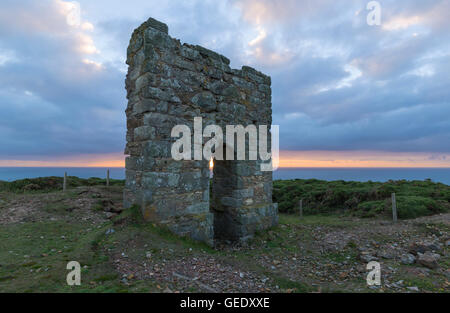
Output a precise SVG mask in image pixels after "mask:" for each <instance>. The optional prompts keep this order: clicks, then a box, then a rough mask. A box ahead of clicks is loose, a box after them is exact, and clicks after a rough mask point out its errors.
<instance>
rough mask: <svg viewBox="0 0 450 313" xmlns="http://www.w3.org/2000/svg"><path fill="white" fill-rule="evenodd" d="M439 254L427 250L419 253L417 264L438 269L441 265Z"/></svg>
mask: <svg viewBox="0 0 450 313" xmlns="http://www.w3.org/2000/svg"><path fill="white" fill-rule="evenodd" d="M440 257H441V256H440V255H439V254H435V253H431V252H426V253H424V254H422V253H419V254H418V256H417V264H420V265H422V266H425V267H428V268H430V269H436V268H438V267H439V264H438V260H439V259H440Z"/></svg>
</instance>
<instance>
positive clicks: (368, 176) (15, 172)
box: [0, 167, 450, 185]
mask: <svg viewBox="0 0 450 313" xmlns="http://www.w3.org/2000/svg"><path fill="white" fill-rule="evenodd" d="M106 171H107V168H101V167H88V168H86V167H72V168H56V167H0V180H3V181H14V180H19V179H24V178H36V177H48V176H59V177H62V176H64V172H67V175H69V176H77V177H80V178H90V177H99V178H105V177H106ZM110 177H111V178H113V179H124V178H125V169H124V168H110ZM273 178H274V179H275V180H287V179H319V180H326V181H335V180H344V181H360V182H367V181H373V182H386V181H388V180H402V179H404V180H409V181H411V180H426V179H431V180H432V181H434V182H440V183H443V184H446V185H450V168H282V169H278V170H277V171H275V172H274V174H273Z"/></svg>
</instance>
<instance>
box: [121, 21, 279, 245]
mask: <svg viewBox="0 0 450 313" xmlns="http://www.w3.org/2000/svg"><path fill="white" fill-rule="evenodd" d="M127 64H128V65H129V70H128V75H127V78H126V90H127V98H128V100H129V102H128V107H127V109H126V115H127V129H128V131H127V145H126V149H125V154H126V155H128V157H127V158H126V187H125V191H124V207H125V208H129V207H131V206H133V205H137V206H139V207H140V208H141V210H142V214H143V217H144V219H145V220H146V221H149V222H153V223H157V224H159V225H165V226H167V227H168V228H169V229H170V230H171V231H172V232H174V233H176V234H178V235H181V236H188V237H190V238H193V239H195V240H199V241H203V242H206V243H208V244H210V245H213V244H214V242H215V240H226V241H245V240H247V239H248V238H251V237H252V235H253V234H254V233H255V232H256V231H259V230H264V229H267V228H270V227H273V226H275V225H277V223H278V209H277V205H276V204H274V203H272V172H262V171H261V168H260V165H261V163H262V162H263V161H261V160H257V161H220V160H216V161H215V165H214V176H213V178H212V182H211V179H210V168H209V160H205V159H203V160H201V161H199V160H194V159H192V161H186V160H183V161H175V160H174V159H173V158H172V155H171V146H172V144H173V143H174V142H175V141H176V140H177V138H172V137H171V131H172V128H173V127H174V126H175V125H187V126H189V127H190V128H191V129H193V124H194V118H195V117H202V118H203V126H204V127H205V126H207V125H212V124H215V125H219V126H221V127H222V128H223V129H225V127H226V125H243V126H244V127H246V125H250V124H253V125H257V126H258V125H269V127H270V125H271V124H272V104H271V87H270V86H271V79H270V77H269V76H266V75H264V74H262V73H260V72H258V71H256V70H255V69H253V68H250V67H247V66H244V67H242V69H241V70H235V69H231V68H230V66H229V64H230V60H229V59H227V58H226V57H224V56H222V55H220V54H218V53H216V52H213V51H211V50H208V49H205V48H203V47H200V46H193V45H189V44H181V43H180V41H179V40H176V39H173V38H171V37H170V36H169V35H168V27H167V25H166V24H163V23H161V22H159V21H156V20H154V19H151V18H150V19H149V20H148V21H146V22H145V23H143V24H142V25H141V26H140V27H139V28H137V29H136V30H135V31H134V33H133V35H132V38H131V41H130V45H129V47H128V51H127ZM269 136H270V134H269ZM246 140H247V142H248V139H246ZM192 142H193V141H192ZM268 145H269V151H268V152H270V138H269V143H268ZM247 147H248V146H247ZM225 148H226V147H225ZM246 154H247V158H246V160H248V151H246ZM211 184H212V186H210V185H211Z"/></svg>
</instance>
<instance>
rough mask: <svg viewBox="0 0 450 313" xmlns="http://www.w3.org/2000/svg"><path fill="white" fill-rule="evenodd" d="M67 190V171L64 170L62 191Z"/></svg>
mask: <svg viewBox="0 0 450 313" xmlns="http://www.w3.org/2000/svg"><path fill="white" fill-rule="evenodd" d="M66 190H67V172H64V182H63V191H64V192H65V191H66Z"/></svg>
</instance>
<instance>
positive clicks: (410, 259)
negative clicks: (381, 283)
mask: <svg viewBox="0 0 450 313" xmlns="http://www.w3.org/2000/svg"><path fill="white" fill-rule="evenodd" d="M400 262H401V263H402V264H405V265H411V264H414V262H416V257H415V256H414V255H412V254H410V253H407V254H405V255H403V256H402V258H401V259H400Z"/></svg>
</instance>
